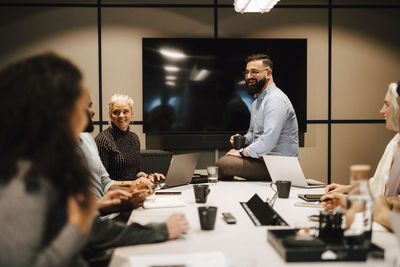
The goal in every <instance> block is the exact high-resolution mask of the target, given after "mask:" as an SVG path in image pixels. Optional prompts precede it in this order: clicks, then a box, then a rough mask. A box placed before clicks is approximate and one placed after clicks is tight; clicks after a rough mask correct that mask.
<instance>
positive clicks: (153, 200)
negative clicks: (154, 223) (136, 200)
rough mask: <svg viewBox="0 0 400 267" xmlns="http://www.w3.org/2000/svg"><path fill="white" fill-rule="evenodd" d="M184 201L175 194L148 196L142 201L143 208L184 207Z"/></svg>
mask: <svg viewBox="0 0 400 267" xmlns="http://www.w3.org/2000/svg"><path fill="white" fill-rule="evenodd" d="M184 206H186V204H185V202H184V201H183V200H182V199H180V198H178V197H176V196H160V197H149V198H147V200H146V201H145V202H144V203H143V208H145V209H155V208H170V207H184Z"/></svg>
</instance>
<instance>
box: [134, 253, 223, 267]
mask: <svg viewBox="0 0 400 267" xmlns="http://www.w3.org/2000/svg"><path fill="white" fill-rule="evenodd" d="M129 263H130V266H132V267H227V263H226V258H225V256H224V254H222V252H220V251H215V252H197V253H185V254H183V253H181V254H149V255H137V256H130V257H129Z"/></svg>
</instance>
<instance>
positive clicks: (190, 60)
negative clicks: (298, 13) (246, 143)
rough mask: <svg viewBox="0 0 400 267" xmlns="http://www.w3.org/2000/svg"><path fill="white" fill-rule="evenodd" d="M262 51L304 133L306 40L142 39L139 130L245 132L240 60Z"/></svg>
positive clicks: (245, 100) (246, 111)
mask: <svg viewBox="0 0 400 267" xmlns="http://www.w3.org/2000/svg"><path fill="white" fill-rule="evenodd" d="M254 53H265V54H268V55H270V56H271V58H272V60H273V62H274V68H273V78H274V81H275V84H276V85H277V86H278V87H279V88H280V89H281V90H282V91H283V92H285V93H286V94H287V96H288V97H289V99H290V100H291V101H292V104H293V106H294V109H295V111H296V114H297V119H298V123H299V130H300V131H301V132H305V131H306V118H307V116H306V99H307V73H306V71H307V40H306V39H212V38H209V39H208V38H200V39H198V38H196V39H195V38H143V130H144V132H145V133H147V134H218V133H225V134H226V133H236V132H246V131H247V129H248V127H249V124H250V108H251V103H252V102H253V100H254V98H253V97H252V96H249V95H248V94H247V92H246V89H245V82H244V76H243V71H244V70H245V67H246V66H245V63H244V60H245V58H246V57H247V56H249V55H251V54H254Z"/></svg>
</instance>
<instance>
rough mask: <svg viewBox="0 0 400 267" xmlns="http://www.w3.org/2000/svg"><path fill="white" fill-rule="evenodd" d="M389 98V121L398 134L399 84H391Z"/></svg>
mask: <svg viewBox="0 0 400 267" xmlns="http://www.w3.org/2000/svg"><path fill="white" fill-rule="evenodd" d="M388 96H389V102H390V115H389V118H388V120H389V121H390V124H391V125H392V126H393V130H394V131H396V132H398V131H399V130H400V125H399V118H398V116H397V113H398V111H399V104H398V103H397V97H398V96H399V95H398V94H397V83H391V84H389V88H388Z"/></svg>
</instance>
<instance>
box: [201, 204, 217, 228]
mask: <svg viewBox="0 0 400 267" xmlns="http://www.w3.org/2000/svg"><path fill="white" fill-rule="evenodd" d="M198 210H199V219H200V226H201V230H213V229H214V226H215V218H216V217H217V207H211V206H205V207H199V208H198Z"/></svg>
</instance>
